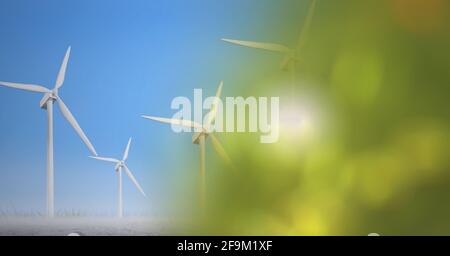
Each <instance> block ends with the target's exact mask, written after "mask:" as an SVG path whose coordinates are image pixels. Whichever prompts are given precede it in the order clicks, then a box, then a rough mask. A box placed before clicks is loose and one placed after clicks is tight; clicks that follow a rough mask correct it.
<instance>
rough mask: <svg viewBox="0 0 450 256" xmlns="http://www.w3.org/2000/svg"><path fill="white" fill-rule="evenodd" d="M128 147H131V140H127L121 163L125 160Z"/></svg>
mask: <svg viewBox="0 0 450 256" xmlns="http://www.w3.org/2000/svg"><path fill="white" fill-rule="evenodd" d="M130 145H131V138H129V139H128V144H127V147H126V148H125V152H124V153H123V158H122V161H125V160H127V158H128V152H129V151H130Z"/></svg>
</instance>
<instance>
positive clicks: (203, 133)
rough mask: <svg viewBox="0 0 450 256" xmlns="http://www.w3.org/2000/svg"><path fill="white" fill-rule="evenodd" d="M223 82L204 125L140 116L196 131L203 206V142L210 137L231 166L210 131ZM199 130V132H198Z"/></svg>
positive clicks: (204, 183) (195, 140)
mask: <svg viewBox="0 0 450 256" xmlns="http://www.w3.org/2000/svg"><path fill="white" fill-rule="evenodd" d="M222 87H223V81H221V82H220V85H219V87H218V89H217V92H216V97H215V98H214V101H213V104H212V106H211V109H210V111H209V113H208V118H207V120H206V122H205V123H203V124H200V123H198V122H195V121H191V120H186V119H174V118H162V117H154V116H147V115H142V117H143V118H146V119H150V120H153V121H158V122H162V123H168V124H174V125H179V126H184V127H189V128H195V129H197V131H196V132H195V133H194V135H193V136H192V143H194V144H197V145H198V146H199V153H200V193H201V203H202V205H204V202H205V194H206V170H205V140H206V138H208V137H210V138H211V141H212V144H213V147H214V149H215V151H216V152H217V153H218V154H219V156H220V157H222V158H223V159H224V161H225V162H226V163H228V164H229V165H230V166H233V165H232V162H231V159H230V157H229V156H228V154H227V153H226V151H225V149H224V148H223V146H222V144H221V143H220V141H219V140H218V139H217V137H216V136H215V135H214V133H213V130H212V129H211V125H212V123H213V122H214V121H215V119H216V116H217V105H218V103H219V100H220V95H221V93H222ZM198 130H200V131H198Z"/></svg>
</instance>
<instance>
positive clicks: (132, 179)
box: [123, 165, 147, 197]
mask: <svg viewBox="0 0 450 256" xmlns="http://www.w3.org/2000/svg"><path fill="white" fill-rule="evenodd" d="M123 168H124V169H125V173H126V174H127V176H128V178H130V180H131V181H132V182H133V184H134V185H135V186H136V188H137V189H138V190H139V192H141V193H142V194H143V195H144V196H145V197H147V195H146V194H145V193H144V190H142V188H141V186H140V185H139V183H138V182H137V180H136V178H134V176H133V174H132V173H131V171H130V169H128V167H127V166H126V165H124V166H123Z"/></svg>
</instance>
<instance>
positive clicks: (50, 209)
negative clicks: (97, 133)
mask: <svg viewBox="0 0 450 256" xmlns="http://www.w3.org/2000/svg"><path fill="white" fill-rule="evenodd" d="M70 49H71V48H70V46H69V48H68V49H67V51H66V55H65V56H64V60H63V62H62V64H61V68H60V69H59V73H58V76H57V78H56V83H55V87H54V88H53V89H52V90H50V89H47V88H45V87H43V86H41V85H34V84H22V83H10V82H1V81H0V85H3V86H7V87H12V88H16V89H22V90H26V91H32V92H39V93H43V94H44V96H43V98H42V99H41V101H40V107H41V108H42V109H47V115H48V140H47V216H49V217H53V216H54V183H53V180H54V175H53V102H55V101H56V102H58V105H59V108H60V110H61V112H62V114H63V116H64V117H65V118H66V120H67V121H68V122H69V123H70V125H71V126H72V127H73V128H74V129H75V131H76V132H77V133H78V135H79V136H80V137H81V139H82V140H83V142H84V143H85V144H86V146H87V147H88V148H89V150H90V151H91V153H92V154H94V155H97V153H96V152H95V149H94V146H92V144H91V142H90V141H89V139H88V138H87V137H86V135H85V134H84V132H83V130H82V129H81V127H80V125H78V122H77V121H76V120H75V118H74V116H73V115H72V113H70V111H69V109H68V108H67V106H66V104H64V102H63V100H62V99H61V97H60V96H59V95H58V90H59V88H61V86H62V85H63V83H64V78H65V74H66V68H67V62H68V60H69V56H70Z"/></svg>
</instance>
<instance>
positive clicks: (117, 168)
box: [90, 138, 147, 218]
mask: <svg viewBox="0 0 450 256" xmlns="http://www.w3.org/2000/svg"><path fill="white" fill-rule="evenodd" d="M130 145H131V138H130V139H129V140H128V144H127V147H126V148H125V152H124V153H123V157H122V160H118V159H115V158H110V157H98V156H90V158H94V159H97V160H101V161H106V162H111V163H114V164H116V165H115V167H114V170H115V171H116V173H117V176H118V178H119V205H118V208H117V210H118V216H119V218H122V216H123V203H122V202H123V201H122V170H125V173H126V174H127V176H128V178H130V180H131V181H132V182H133V184H134V185H135V186H136V188H137V189H138V190H139V192H141V193H142V195H144V196H145V197H147V195H145V193H144V190H143V189H142V188H141V186H140V185H139V183H138V182H137V180H136V178H135V177H134V175H133V173H131V171H130V169H128V167H127V165H126V164H125V161H126V160H127V159H128V152H129V151H130Z"/></svg>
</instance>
